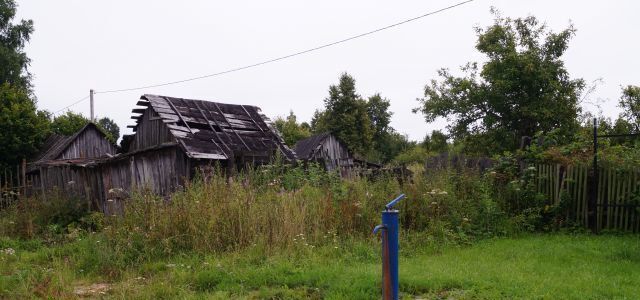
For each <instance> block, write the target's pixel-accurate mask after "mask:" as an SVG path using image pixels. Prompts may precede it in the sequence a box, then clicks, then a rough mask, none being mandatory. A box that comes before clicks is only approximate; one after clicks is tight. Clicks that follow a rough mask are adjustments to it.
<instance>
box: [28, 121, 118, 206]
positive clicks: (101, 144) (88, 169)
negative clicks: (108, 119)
mask: <svg viewBox="0 0 640 300" xmlns="http://www.w3.org/2000/svg"><path fill="white" fill-rule="evenodd" d="M116 152H117V147H116V146H115V145H113V144H112V143H111V142H109V141H108V140H107V136H106V135H105V134H104V133H103V132H102V131H101V130H100V129H99V128H98V127H97V126H96V125H95V124H93V123H89V124H87V125H86V126H84V127H83V128H82V129H80V130H79V131H78V132H76V133H75V134H73V135H72V136H63V135H59V134H52V135H51V136H49V137H48V138H47V140H46V141H45V143H44V145H43V146H42V147H41V150H40V152H39V153H38V154H37V155H36V156H35V158H34V159H33V160H32V161H30V162H29V164H28V167H27V171H26V176H27V179H28V180H27V182H29V189H27V193H28V194H31V195H34V194H36V193H42V194H43V195H44V194H46V192H49V191H51V190H59V191H60V192H63V193H65V194H68V195H75V196H78V197H82V198H85V199H87V200H89V201H92V200H93V199H97V198H102V197H101V180H102V179H101V178H100V176H99V174H98V173H96V172H95V170H94V166H95V165H96V164H97V162H98V161H101V160H105V159H108V158H109V157H111V156H113V155H115V154H116ZM89 203H90V204H91V203H92V202H89ZM92 206H94V208H96V206H97V203H94V205H92Z"/></svg>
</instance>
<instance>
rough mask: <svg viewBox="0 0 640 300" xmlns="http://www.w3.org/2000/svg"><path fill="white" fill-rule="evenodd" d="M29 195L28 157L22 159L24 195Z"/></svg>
mask: <svg viewBox="0 0 640 300" xmlns="http://www.w3.org/2000/svg"><path fill="white" fill-rule="evenodd" d="M26 196H27V159H25V158H23V159H22V197H26Z"/></svg>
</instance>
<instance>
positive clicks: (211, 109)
mask: <svg viewBox="0 0 640 300" xmlns="http://www.w3.org/2000/svg"><path fill="white" fill-rule="evenodd" d="M137 104H138V105H139V106H142V107H143V108H137V109H134V110H133V113H134V114H143V113H144V112H145V111H146V109H153V110H154V111H155V112H156V113H157V114H158V115H159V116H160V118H161V119H162V122H163V123H164V124H165V125H166V126H167V128H169V130H170V131H171V134H172V135H173V136H174V137H175V138H176V140H177V142H178V144H179V145H180V147H181V148H182V149H183V150H184V152H185V153H186V154H187V156H189V157H191V158H205V159H229V158H233V157H237V156H248V157H263V158H265V159H266V158H268V157H271V155H272V154H273V153H274V152H275V151H276V150H279V151H280V152H281V153H282V154H283V157H284V158H285V159H286V160H295V159H296V155H295V152H293V151H292V150H291V149H289V147H287V146H286V144H285V143H284V140H283V139H282V137H281V136H280V134H279V133H278V131H277V130H276V129H275V128H274V127H273V126H272V124H271V121H270V120H269V118H267V117H266V116H265V115H263V114H262V113H261V110H260V108H258V107H256V106H251V105H236V104H224V103H217V102H210V101H204V100H193V99H183V98H176V97H168V96H159V95H149V94H146V95H143V96H142V97H140V101H138V103H137ZM132 118H133V119H135V120H136V125H133V126H130V127H131V128H133V131H136V129H137V125H138V124H139V123H140V116H139V115H138V116H133V117H132Z"/></svg>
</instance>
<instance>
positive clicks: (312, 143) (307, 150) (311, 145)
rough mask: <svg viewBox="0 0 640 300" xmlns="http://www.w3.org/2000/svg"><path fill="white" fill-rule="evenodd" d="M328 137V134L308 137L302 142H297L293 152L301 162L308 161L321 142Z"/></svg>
mask: <svg viewBox="0 0 640 300" xmlns="http://www.w3.org/2000/svg"><path fill="white" fill-rule="evenodd" d="M329 135H330V133H328V132H325V133H321V134H317V135H314V136H311V137H308V138H306V139H304V140H299V141H298V142H297V143H296V146H295V149H296V150H295V151H296V154H297V155H298V158H300V159H302V160H307V159H309V158H310V157H311V156H312V155H313V151H314V150H316V149H317V148H318V147H319V146H320V144H322V141H324V139H326V138H327V137H328V136H329Z"/></svg>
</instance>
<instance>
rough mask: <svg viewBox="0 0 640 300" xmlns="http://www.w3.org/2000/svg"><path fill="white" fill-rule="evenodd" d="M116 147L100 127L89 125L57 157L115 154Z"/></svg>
mask: <svg viewBox="0 0 640 300" xmlns="http://www.w3.org/2000/svg"><path fill="white" fill-rule="evenodd" d="M116 151H117V149H116V147H115V146H114V145H113V144H111V143H110V142H109V141H108V140H107V139H106V138H105V137H104V135H103V134H102V133H100V132H98V129H96V128H94V127H87V129H86V130H84V131H83V132H82V133H80V134H79V135H78V136H77V137H76V138H75V139H74V140H73V141H72V142H71V143H70V144H69V145H68V146H67V148H65V149H64V151H62V152H61V153H60V155H59V156H58V157H56V158H55V159H71V158H96V157H101V156H104V155H105V154H106V153H108V154H115V153H116Z"/></svg>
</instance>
